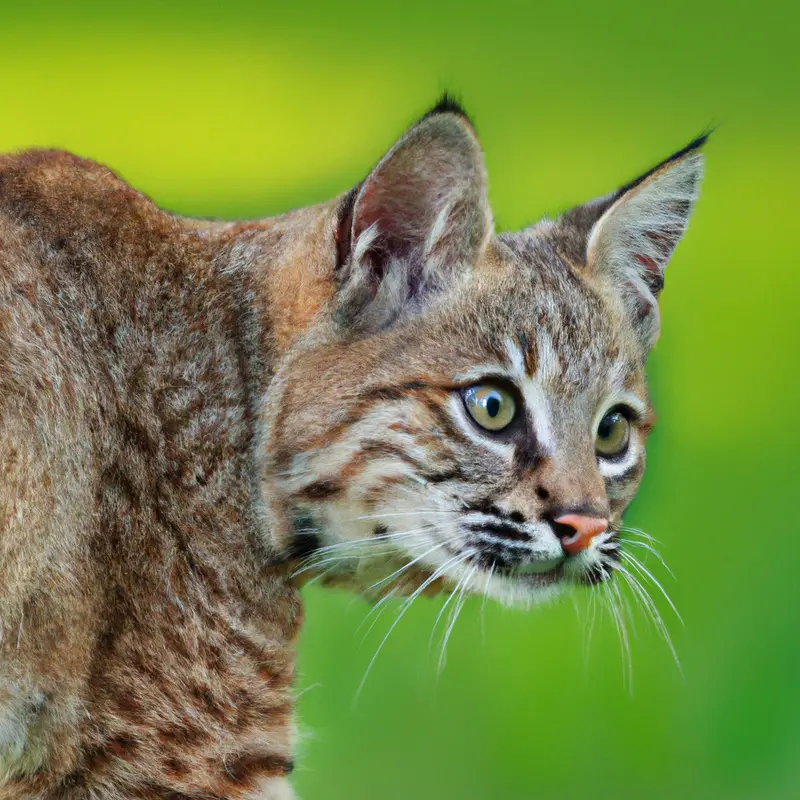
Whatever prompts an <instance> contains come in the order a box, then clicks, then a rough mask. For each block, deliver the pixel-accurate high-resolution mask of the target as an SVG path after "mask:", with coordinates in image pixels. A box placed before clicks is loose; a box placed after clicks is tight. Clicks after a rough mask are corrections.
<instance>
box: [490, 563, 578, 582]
mask: <svg viewBox="0 0 800 800" xmlns="http://www.w3.org/2000/svg"><path fill="white" fill-rule="evenodd" d="M565 562H566V559H565V558H564V557H559V558H547V559H541V560H539V561H527V562H524V563H516V564H514V563H507V562H506V563H503V562H499V561H494V563H493V564H492V565H490V568H492V569H493V571H494V573H495V574H496V575H500V576H502V577H504V578H507V579H508V580H511V581H520V582H523V583H533V584H535V585H537V586H542V585H550V584H553V583H557V582H558V581H560V580H561V579H562V578H563V577H564V563H565Z"/></svg>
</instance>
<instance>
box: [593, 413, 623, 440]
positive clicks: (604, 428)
mask: <svg viewBox="0 0 800 800" xmlns="http://www.w3.org/2000/svg"><path fill="white" fill-rule="evenodd" d="M618 416H619V415H618V414H609V415H608V416H607V417H603V420H602V422H601V423H600V427H599V429H598V431H597V433H598V434H599V435H600V438H601V439H608V438H609V437H610V436H611V433H612V432H613V430H614V426H615V425H616V424H617V417H618Z"/></svg>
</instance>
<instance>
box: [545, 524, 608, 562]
mask: <svg viewBox="0 0 800 800" xmlns="http://www.w3.org/2000/svg"><path fill="white" fill-rule="evenodd" d="M553 522H554V523H555V525H554V526H553V527H554V528H555V532H556V536H558V538H559V539H561V547H562V548H563V549H564V552H565V553H567V554H569V555H575V553H580V552H581V550H585V549H586V548H587V547H588V546H589V545H590V544H591V541H592V539H594V537H595V536H597V535H598V534H599V533H602V532H603V531H604V530H606V529H607V528H608V520H607V519H603V518H601V517H586V516H584V515H583V514H563V515H562V516H560V517H556V518H555V519H554V520H553Z"/></svg>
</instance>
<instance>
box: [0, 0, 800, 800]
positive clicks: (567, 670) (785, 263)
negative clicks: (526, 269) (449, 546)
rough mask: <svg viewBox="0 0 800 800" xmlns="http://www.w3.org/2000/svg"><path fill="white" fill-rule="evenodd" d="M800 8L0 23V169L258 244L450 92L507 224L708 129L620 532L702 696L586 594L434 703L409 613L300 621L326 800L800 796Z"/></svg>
mask: <svg viewBox="0 0 800 800" xmlns="http://www.w3.org/2000/svg"><path fill="white" fill-rule="evenodd" d="M799 23H800V13H799V12H798V6H797V4H796V3H790V2H788V0H784V2H770V1H769V0H762V2H758V3H755V2H737V1H736V0H732V1H731V2H715V3H705V4H702V3H698V2H697V1H696V0H693V2H688V1H687V0H678V2H675V0H672V2H669V3H666V4H658V5H655V4H648V3H641V2H635V3H634V2H627V3H620V2H605V3H597V2H594V3H590V2H585V0H581V2H572V3H560V4H558V3H547V4H545V3H540V4H533V3H519V4H516V3H508V2H502V1H501V0H495V2H491V3H486V2H484V3H469V2H466V1H465V2H461V3H457V4H446V3H423V2H417V1H416V0H414V2H404V3H390V2H384V3H382V4H379V3H376V2H370V3H367V2H338V3H322V2H319V3H296V4H290V3H282V4H272V3H269V2H240V0H229V2H226V3H219V2H215V3H212V2H206V0H203V1H202V2H175V3H169V4H167V3H162V2H153V1H152V0H141V1H140V2H138V3H136V4H131V5H130V6H129V7H125V6H124V5H121V4H110V3H108V2H106V1H104V2H95V3H90V2H80V1H79V2H75V3H71V4H64V3H60V4H57V5H52V6H46V5H45V4H42V3H36V2H30V3H26V4H23V3H14V4H8V3H4V4H3V5H2V7H1V10H0V87H2V88H0V149H1V150H12V149H19V148H25V147H29V146H32V145H47V146H51V145H53V146H58V147H64V148H68V149H70V150H73V151H75V152H77V153H79V154H81V155H85V156H90V157H92V158H94V159H97V160H99V161H102V162H106V163H108V164H109V165H111V166H112V167H113V168H115V169H116V170H118V171H119V172H121V173H122V175H123V176H124V177H125V178H126V179H127V180H128V181H130V182H131V183H132V184H133V185H134V186H136V187H138V188H140V189H142V190H143V191H145V192H146V193H148V194H150V195H151V196H152V197H154V199H155V200H156V201H157V202H158V203H159V204H161V205H163V206H166V207H167V208H170V209H173V210H176V211H180V212H183V213H187V214H199V215H213V216H219V217H231V218H233V217H242V216H245V217H250V216H265V215H270V214H275V213H278V212H280V211H282V210H286V209H288V208H290V207H293V206H298V205H305V204H308V203H311V202H315V201H319V200H323V199H325V198H327V197H329V196H331V195H333V194H336V193H339V192H341V191H343V190H345V189H347V188H348V187H349V186H351V185H352V184H354V183H356V182H357V181H358V180H360V179H361V178H362V177H363V175H364V174H366V172H367V171H368V169H369V168H370V166H371V164H372V163H373V162H374V161H375V160H376V159H377V158H378V157H379V156H380V155H381V154H382V153H383V151H384V150H385V149H386V148H387V147H389V146H390V145H391V143H392V141H393V140H394V138H395V137H396V136H397V135H399V134H400V133H401V131H402V130H403V128H404V126H405V125H406V124H407V123H408V122H409V121H410V120H411V119H412V118H414V117H415V116H416V115H418V114H419V113H421V112H422V111H424V110H425V108H426V106H428V105H430V104H431V103H432V102H433V101H434V100H435V99H436V98H437V95H438V94H439V93H440V92H441V91H442V90H443V89H445V88H448V89H451V90H453V91H455V92H456V93H458V94H460V95H461V97H462V98H463V100H464V102H465V105H466V106H467V109H468V110H469V111H470V112H471V114H472V116H473V117H474V119H475V121H476V124H477V127H478V130H479V133H480V135H481V138H482V141H483V144H484V147H485V150H486V157H487V161H488V166H489V173H490V180H491V199H492V203H493V206H494V209H495V213H496V217H497V220H498V224H499V227H500V228H501V229H514V228H517V227H520V226H522V225H525V224H527V223H530V222H531V221H533V220H535V219H536V218H538V217H539V216H540V215H542V214H543V213H546V212H549V213H553V212H557V211H558V210H560V209H563V208H566V207H568V206H569V205H570V204H572V203H576V202H580V201H582V200H584V199H588V198H590V197H592V196H594V195H597V194H600V193H603V192H605V191H607V190H609V189H611V188H614V187H616V186H617V185H619V184H621V183H622V182H624V181H626V180H627V179H629V178H631V177H632V176H634V175H636V174H638V173H639V172H641V171H643V170H644V169H646V168H647V167H648V166H650V165H651V164H653V163H655V162H656V161H657V160H659V159H660V158H662V157H663V156H665V155H667V154H669V153H670V152H672V151H673V150H675V149H677V148H678V147H680V146H681V145H683V144H684V143H685V142H687V141H688V140H689V139H690V138H691V137H692V136H694V135H695V134H697V133H699V132H701V131H702V130H703V129H704V128H705V127H706V126H708V125H709V124H716V125H718V130H717V132H716V133H715V135H714V136H713V137H712V140H711V142H710V143H709V145H708V148H707V155H708V169H707V178H706V182H705V185H704V188H703V193H702V198H701V201H700V202H699V204H698V206H697V210H696V213H695V217H694V219H693V222H692V225H691V227H690V230H689V232H688V235H687V237H686V239H685V240H684V242H683V243H682V244H681V246H680V247H679V248H678V251H677V253H676V255H675V257H674V260H673V262H672V264H671V266H670V269H669V274H668V278H667V289H666V292H665V294H664V296H663V303H662V307H663V323H664V333H663V336H662V339H661V342H660V343H659V345H658V347H657V349H656V351H655V353H654V355H653V357H652V359H651V362H650V376H651V382H652V387H653V393H654V399H655V403H656V407H657V410H658V412H659V417H660V421H659V425H658V426H657V428H656V431H655V433H654V434H653V437H652V442H651V447H650V467H649V471H648V474H647V476H646V479H645V482H644V486H643V488H642V491H641V493H640V496H639V498H638V500H637V501H636V503H635V504H634V506H633V507H632V509H631V511H630V513H629V517H628V522H629V524H634V525H638V526H641V527H643V528H644V529H646V530H647V531H649V532H650V533H651V534H652V535H654V536H656V537H658V538H659V539H661V540H662V541H663V542H664V547H663V552H664V555H665V556H666V557H667V559H668V561H669V563H670V565H671V566H672V568H673V569H674V571H675V574H676V576H677V579H676V580H675V581H673V580H672V579H670V578H669V576H668V575H667V573H666V572H665V570H664V569H663V568H661V569H659V568H658V564H657V563H652V562H651V564H650V566H651V568H652V569H653V572H654V573H655V574H656V576H657V577H658V578H659V580H662V581H663V582H664V583H665V586H666V587H667V588H668V590H669V591H670V593H671V594H672V596H673V598H674V599H675V602H676V604H677V606H678V608H679V609H680V611H681V612H682V614H683V616H684V618H685V621H686V627H685V628H682V627H681V626H680V624H679V623H678V622H677V620H676V619H675V618H674V616H673V617H670V612H669V608H668V606H667V605H666V603H665V602H663V598H661V600H659V598H656V602H657V603H658V605H659V608H660V609H661V611H662V613H663V614H664V616H665V619H666V620H667V622H668V624H669V627H670V629H671V631H672V633H673V637H674V639H675V643H676V647H677V650H678V653H679V655H680V657H681V660H682V662H683V667H684V672H685V680H684V679H682V678H681V676H680V674H679V672H678V670H677V669H676V667H675V665H674V663H673V662H672V660H671V656H670V654H669V651H668V649H667V648H666V646H665V645H664V643H663V642H662V641H661V640H660V639H659V637H658V635H657V634H656V633H655V632H654V631H653V630H652V629H651V628H648V626H647V624H646V621H645V619H644V616H643V615H642V614H641V612H638V611H637V612H634V616H635V620H636V635H635V636H632V645H631V646H632V660H633V683H634V687H633V693H632V694H631V692H630V691H629V690H628V687H627V685H626V682H625V681H624V680H623V662H622V659H621V657H620V651H619V644H618V641H617V635H616V632H615V630H614V627H613V625H612V624H611V622H610V620H609V619H608V617H607V616H606V617H605V618H602V619H600V620H599V621H598V624H597V626H596V629H595V635H594V639H593V643H592V646H591V649H590V651H589V652H588V654H586V653H585V652H584V651H585V647H584V644H583V642H584V639H585V636H584V630H583V627H582V623H581V621H580V620H581V618H583V619H585V617H586V614H587V611H588V602H587V601H588V598H587V596H586V595H583V594H582V595H580V596H578V598H577V601H576V606H577V611H578V614H577V616H576V613H575V610H574V609H573V607H572V605H571V604H570V603H569V601H562V602H559V603H557V604H555V605H553V606H552V607H549V608H544V609H540V610H538V611H536V612H534V613H530V614H523V613H520V612H514V611H505V610H503V609H500V608H497V607H494V606H489V607H487V608H486V610H485V636H482V634H481V604H480V601H478V600H473V601H470V602H469V603H468V604H467V605H466V607H465V609H464V612H463V614H462V617H461V618H460V619H459V622H458V625H457V626H456V627H455V630H454V633H453V636H452V640H451V643H450V647H449V651H448V662H447V666H446V668H445V670H444V672H443V673H442V674H441V676H440V677H438V678H437V668H436V656H437V652H436V648H434V649H433V651H432V652H430V651H429V646H428V639H429V633H430V629H431V627H432V625H433V621H434V619H435V617H436V614H437V612H438V609H439V608H440V605H441V601H440V600H426V601H420V602H419V603H417V604H416V605H415V606H414V607H413V608H412V609H411V611H410V612H409V613H408V614H407V616H406V617H405V618H404V619H403V621H402V622H401V623H400V624H399V625H398V626H397V628H396V629H395V630H394V632H393V633H392V636H391V637H390V638H389V640H388V642H387V644H386V647H385V648H384V650H383V651H382V652H381V654H380V656H379V658H378V660H377V662H376V664H375V667H374V669H373V671H372V673H371V675H370V677H369V680H368V681H367V683H366V686H365V688H364V691H363V693H362V695H361V697H360V699H359V701H358V702H357V703H356V704H354V697H355V693H356V688H357V686H358V684H359V682H360V680H361V678H362V676H363V674H364V671H365V670H366V667H367V664H368V663H369V661H370V658H371V657H372V654H373V653H374V651H375V648H376V647H377V646H378V644H379V643H380V641H381V639H382V637H383V635H384V634H385V633H386V631H387V630H388V627H389V625H390V623H391V620H392V618H393V615H394V614H395V612H396V610H397V609H396V608H394V609H390V610H389V611H388V612H387V613H386V614H384V615H383V617H382V618H381V619H380V621H379V623H378V624H377V625H376V627H375V628H374V629H373V631H372V632H371V633H370V634H369V635H368V637H367V639H366V641H364V642H363V643H362V639H363V633H364V629H363V628H362V629H361V630H360V631H359V630H358V628H359V625H360V623H361V622H362V620H363V618H364V617H365V615H366V614H367V612H368V606H367V605H366V604H364V603H363V602H361V601H359V600H354V599H353V598H352V597H350V596H348V595H346V594H337V593H335V592H326V591H323V590H319V589H313V588H312V589H311V590H309V591H308V592H307V625H306V628H305V631H304V634H303V638H302V643H301V648H300V649H301V653H300V656H301V659H300V673H301V682H300V683H301V685H300V688H301V689H303V690H305V691H304V693H303V695H302V698H301V702H300V712H301V716H300V725H301V733H302V737H303V739H302V744H301V758H300V762H299V770H298V772H297V774H296V777H295V779H294V783H295V785H296V787H297V789H298V791H299V793H300V794H301V796H302V797H304V798H306V799H307V800H314V798H326V800H328V799H331V798H342V799H343V800H344V799H345V798H347V800H356V799H357V798H364V799H365V800H366V799H367V798H369V799H370V800H373V799H374V798H378V797H380V798H387V800H390V799H392V798H397V800H400V798H408V797H414V798H419V800H424V799H426V798H465V799H468V798H494V797H497V798H571V797H578V796H581V795H583V794H588V795H590V796H591V797H593V798H598V797H599V798H605V797H615V798H628V797H631V798H638V797H644V796H647V797H648V798H673V797H683V798H717V797H720V798H723V797H724V798H796V797H800V684H799V683H798V682H799V681H800V635H798V634H800V630H799V628H800V625H799V624H798V606H799V605H800V603H798V601H800V587H799V584H800V581H798V578H797V576H796V572H797V566H798V564H797V561H798V552H799V551H800V543H799V542H798V539H800V525H798V516H799V514H798V508H797V506H798V496H799V495H800V492H799V491H798V483H800V481H799V480H798V466H797V465H798V445H800V434H799V433H798V425H797V420H796V415H797V411H798V405H799V404H798V399H800V392H799V391H798V377H797V373H798V348H799V346H800V335H798V328H797V319H798V311H797V297H798V293H799V292H800V263H798V261H799V259H798V246H797V236H796V233H795V232H796V230H797V227H798V222H797V217H798V211H799V210H800V207H799V204H798V201H797V197H798V184H800V155H799V153H800V150H799V149H798V140H799V139H800V74H799V73H800V70H799V69H798V65H799V64H800V62H799V61H798V39H797V35H798V30H799V29H800V25H799Z"/></svg>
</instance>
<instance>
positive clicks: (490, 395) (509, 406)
mask: <svg viewBox="0 0 800 800" xmlns="http://www.w3.org/2000/svg"><path fill="white" fill-rule="evenodd" d="M464 405H465V406H466V407H467V411H469V414H470V416H471V417H472V419H474V420H475V422H477V423H478V425H480V426H481V427H482V428H486V430H487V431H501V430H503V428H505V427H507V426H508V425H509V423H510V422H511V421H512V420H513V419H514V414H515V413H516V411H517V403H516V401H515V400H514V396H513V395H512V394H511V392H509V391H508V390H506V389H502V388H500V387H499V386H491V385H489V384H479V385H478V386H470V387H469V388H468V389H465V390H464Z"/></svg>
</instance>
